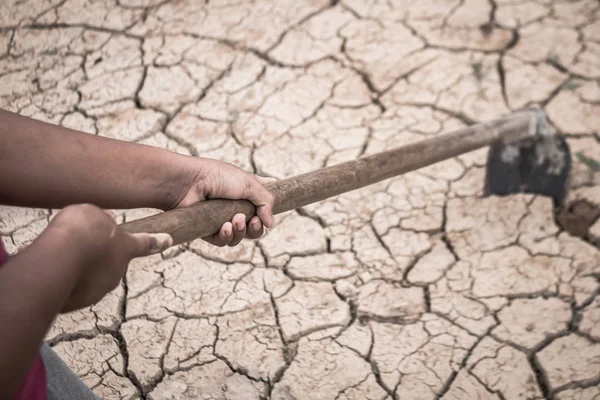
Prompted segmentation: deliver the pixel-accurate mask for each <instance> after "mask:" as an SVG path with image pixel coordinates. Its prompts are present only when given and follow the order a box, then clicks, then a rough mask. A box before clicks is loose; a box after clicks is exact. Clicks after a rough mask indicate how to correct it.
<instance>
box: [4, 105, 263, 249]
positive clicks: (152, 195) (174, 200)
mask: <svg viewBox="0 0 600 400" xmlns="http://www.w3.org/2000/svg"><path fill="white" fill-rule="evenodd" d="M0 171H3V173H2V174H0V188H1V190H0V204H5V205H16V206H21V207H38V208H62V207H64V206H66V205H69V204H81V203H92V204H95V205H97V206H99V207H102V208H108V209H111V208H114V209H123V208H141V207H150V208H158V209H162V210H168V209H171V208H176V207H184V206H189V205H191V204H193V203H195V202H199V201H203V200H206V199H210V198H225V199H248V200H250V201H251V202H253V203H254V204H255V205H256V206H257V210H258V215H257V216H255V217H253V218H252V219H251V220H250V222H249V224H248V225H246V223H245V221H246V218H245V216H244V215H242V214H238V215H236V216H234V218H233V219H232V221H231V222H227V223H225V224H223V226H222V227H221V230H220V231H219V232H217V233H215V234H214V235H211V236H210V237H206V238H204V239H205V240H207V241H208V242H210V243H212V244H214V245H217V246H225V245H229V246H235V245H237V244H238V243H239V242H240V241H241V240H242V239H243V238H244V237H247V238H251V239H255V238H258V237H260V236H261V235H262V233H263V225H265V226H266V227H271V226H272V224H273V216H272V212H273V202H274V199H273V196H272V195H271V193H270V192H269V191H268V190H266V189H265V188H264V187H263V186H262V184H263V183H265V180H264V178H260V177H257V176H255V175H252V174H250V173H248V172H245V171H242V170H241V169H239V168H237V167H235V166H233V165H231V164H228V163H225V162H221V161H217V160H211V159H207V158H198V157H189V156H183V155H180V154H176V153H173V152H170V151H167V150H164V149H160V148H156V147H152V146H145V145H141V144H137V143H129V142H124V141H120V140H115V139H109V138H104V137H100V136H94V135H89V134H84V133H81V132H78V131H74V130H72V129H67V128H64V127H61V126H56V125H52V124H48V123H45V122H41V121H37V120H34V119H31V118H27V117H23V116H21V115H18V114H14V113H11V112H8V111H3V110H0ZM8 171H10V172H8Z"/></svg>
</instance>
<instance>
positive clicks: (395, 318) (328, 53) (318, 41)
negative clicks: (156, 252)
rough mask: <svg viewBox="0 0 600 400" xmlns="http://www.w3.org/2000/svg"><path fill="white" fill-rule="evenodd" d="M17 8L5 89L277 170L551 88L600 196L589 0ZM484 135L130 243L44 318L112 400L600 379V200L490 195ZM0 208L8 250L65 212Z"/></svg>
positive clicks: (500, 110)
mask: <svg viewBox="0 0 600 400" xmlns="http://www.w3.org/2000/svg"><path fill="white" fill-rule="evenodd" d="M0 27H1V28H0V107H2V108H6V109H9V110H12V111H15V112H19V113H21V114H23V115H27V116H31V117H33V118H37V119H41V120H45V121H49V122H52V123H56V124H62V125H64V126H67V127H71V128H75V129H79V130H82V131H85V132H88V133H90V134H96V135H102V136H107V137H113V138H119V139H123V140H128V141H135V142H139V143H145V144H148V145H153V146H161V147H165V148H168V149H171V150H173V151H177V152H181V153H185V154H192V155H197V156H206V157H213V158H219V159H223V160H226V161H229V162H231V163H234V164H236V165H238V166H240V167H242V168H244V169H246V170H250V171H254V172H255V173H259V174H263V175H269V176H275V177H278V178H282V177H286V176H291V175H295V174H299V173H302V172H307V171H310V170H314V169H317V168H321V167H323V166H327V165H332V164H336V163H339V162H342V161H345V160H350V159H354V158H356V157H359V156H362V155H366V154H373V153H376V152H379V151H382V150H384V149H388V148H392V147H395V146H398V145H401V144H406V143H410V142H414V141H418V140H421V139H423V138H428V137H434V136H436V135H440V134H442V133H444V132H448V131H451V130H453V129H456V128H459V127H462V126H465V125H468V124H471V123H474V122H480V121H487V120H490V119H493V118H495V117H498V116H500V115H504V114H507V113H509V112H511V111H512V110H517V109H520V108H523V107H526V106H528V105H532V104H536V105H540V106H541V107H543V108H544V109H545V110H546V112H547V113H548V115H549V118H550V121H551V123H552V124H554V126H555V127H556V128H557V129H558V130H560V131H561V132H562V133H563V134H565V135H566V136H567V138H568V142H569V145H570V146H571V150H572V152H573V154H574V169H573V182H572V184H573V190H572V191H571V194H570V201H586V202H587V203H586V204H587V205H588V206H589V207H592V208H593V207H600V164H598V161H600V137H599V136H598V130H599V128H600V3H599V2H598V1H596V0H574V1H572V0H563V1H560V0H559V1H551V0H529V1H519V0H423V1H409V0H404V1H400V0H398V1H383V0H380V1H371V2H368V1H366V0H344V1H339V2H338V1H333V2H330V1H320V0H311V1H295V0H284V1H266V0H256V1H252V2H244V1H224V0H222V1H210V2H209V1H206V2H202V1H195V0H187V1H185V0H102V1H100V0H96V1H84V0H37V1H34V0H31V1H27V0H19V1H17V0H4V1H3V2H2V5H0ZM485 155H486V153H485V151H484V150H482V151H478V152H474V153H470V154H467V155H464V156H461V157H458V158H455V159H452V160H448V161H445V162H442V163H439V164H437V165H434V166H431V167H428V168H425V169H422V170H420V171H417V172H413V173H410V174H406V175H404V176H400V177H397V178H394V179H391V180H388V181H386V182H383V183H381V184H377V185H373V186H371V187H368V188H365V189H363V190H359V191H356V192H352V193H349V194H346V195H343V196H340V197H338V198H335V199H332V200H328V201H324V202H322V203H319V204H316V205H313V206H310V207H306V208H305V209H301V210H297V211H294V212H289V213H287V214H284V215H281V216H279V218H277V221H278V223H277V226H276V228H275V229H274V230H272V231H271V232H270V233H269V234H268V235H267V236H266V237H264V238H262V239H261V240H259V241H258V242H251V241H247V242H243V243H242V244H241V245H240V246H238V247H236V248H233V249H229V248H225V249H217V248H213V247H210V246H209V245H207V244H205V243H204V242H201V241H196V242H193V243H191V244H188V245H185V246H180V247H178V248H174V249H171V250H169V251H167V252H165V253H164V254H162V255H160V256H153V257H150V258H147V259H140V260H136V261H135V262H133V263H132V264H131V266H130V268H129V271H128V273H127V275H126V277H125V279H124V280H123V283H122V284H121V285H120V287H119V288H118V289H117V290H115V291H114V292H113V293H110V294H109V295H107V296H106V297H105V298H104V299H103V300H102V301H101V302H100V303H98V304H97V305H95V306H93V307H91V308H90V309H87V310H82V311H77V312H74V313H71V314H68V315H62V316H60V317H59V318H58V319H57V321H56V323H55V325H54V327H53V328H52V329H51V331H50V332H49V334H48V339H49V341H50V343H51V344H52V345H53V346H54V348H55V349H56V350H57V351H58V353H60V355H61V356H62V357H64V359H65V360H66V362H67V363H68V364H69V365H70V366H71V367H72V368H73V369H74V370H75V372H76V373H77V374H79V375H80V376H81V377H82V378H83V380H84V381H85V382H86V383H87V384H88V385H90V386H91V387H93V389H94V391H95V392H96V393H98V394H99V395H100V396H102V397H103V398H107V399H154V400H157V399H229V400H234V399H235V400H242V399H244V400H246V399H248V400H252V399H273V400H275V399H281V400H283V399H308V398H312V399H332V400H333V399H339V400H350V399H369V400H375V399H380V400H383V399H386V400H390V399H439V398H443V399H448V400H449V399H486V400H487V399H490V400H491V399H560V400H567V399H598V398H600V261H599V260H600V251H599V250H598V240H599V239H600V221H598V220H596V221H595V223H594V221H593V220H591V221H588V222H589V224H587V225H590V226H589V229H588V226H587V225H585V226H584V229H583V232H584V233H583V234H582V235H581V236H582V237H581V238H580V237H577V236H574V235H572V234H570V233H569V232H568V231H567V230H565V229H562V228H561V227H560V224H556V223H555V219H554V215H553V210H552V204H551V202H550V200H549V199H547V198H542V197H534V196H529V195H518V196H511V197H505V198H483V196H482V183H483V177H484V164H485ZM1 211H2V214H1V216H2V221H1V222H0V233H1V234H2V235H4V236H6V237H7V245H8V246H9V248H11V249H12V250H13V251H14V250H15V249H16V248H17V246H19V245H22V244H25V243H27V242H28V241H31V240H32V239H33V238H34V236H35V235H36V234H37V233H39V232H40V231H41V230H42V229H43V228H44V227H45V226H46V225H47V224H48V220H49V219H50V218H52V216H53V215H54V214H55V210H25V209H13V208H11V209H9V208H3V209H2V210H1ZM153 212H155V211H154V210H127V211H125V212H122V213H121V214H120V215H121V217H120V218H121V220H122V221H125V220H131V219H135V218H139V217H141V216H144V215H148V214H150V213H153Z"/></svg>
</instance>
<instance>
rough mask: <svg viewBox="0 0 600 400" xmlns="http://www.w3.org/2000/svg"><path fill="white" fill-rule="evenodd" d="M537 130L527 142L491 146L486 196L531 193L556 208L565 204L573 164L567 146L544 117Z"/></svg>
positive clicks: (525, 140) (524, 140) (485, 188)
mask: <svg viewBox="0 0 600 400" xmlns="http://www.w3.org/2000/svg"><path fill="white" fill-rule="evenodd" d="M536 129H537V130H538V132H537V133H536V134H535V135H533V136H532V137H528V138H527V139H523V140H520V141H516V142H512V143H502V142H497V143H494V144H493V145H491V146H490V149H489V152H488V159H487V165H486V172H485V187H484V192H485V195H500V196H503V195H509V194H513V193H534V194H539V195H542V196H548V197H551V198H552V200H553V202H554V206H555V207H557V208H558V207H561V206H562V205H563V204H564V201H565V199H566V197H567V193H568V191H569V183H570V179H569V178H570V173H571V164H572V158H571V152H570V149H569V145H568V144H567V142H566V140H565V138H564V137H563V136H562V135H559V134H557V133H556V131H555V130H554V129H553V128H552V127H551V126H550V125H549V123H548V121H547V120H546V119H545V117H544V118H543V119H541V120H540V121H538V124H537V127H536Z"/></svg>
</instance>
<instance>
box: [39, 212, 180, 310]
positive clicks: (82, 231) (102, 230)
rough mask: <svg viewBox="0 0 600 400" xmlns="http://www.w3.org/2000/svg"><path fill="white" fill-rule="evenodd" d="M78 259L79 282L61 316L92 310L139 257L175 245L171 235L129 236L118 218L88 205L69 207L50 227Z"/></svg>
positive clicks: (143, 234)
mask: <svg viewBox="0 0 600 400" xmlns="http://www.w3.org/2000/svg"><path fill="white" fill-rule="evenodd" d="M46 231H48V233H50V234H53V235H57V236H59V237H60V238H61V239H62V240H63V243H65V247H66V248H67V249H69V251H73V254H74V257H75V258H76V261H75V263H74V264H75V265H77V266H78V267H77V271H76V273H77V274H78V278H77V280H76V284H75V285H74V288H73V290H72V292H71V294H70V295H69V297H68V300H67V301H66V303H65V304H64V307H63V309H62V310H61V312H69V311H73V310H77V309H80V308H83V307H87V306H90V305H92V304H95V303H97V302H98V301H100V300H101V299H102V298H103V297H104V295H106V294H107V293H108V292H110V291H111V290H113V289H115V288H116V287H117V285H118V284H119V282H120V280H121V278H122V277H123V275H124V274H125V271H126V270H127V266H128V265H129V262H130V261H131V260H132V259H133V258H136V257H143V256H147V255H150V254H155V253H159V252H161V251H163V250H165V249H167V248H168V247H170V246H171V245H172V243H173V240H172V238H171V236H169V235H167V234H146V233H141V234H129V233H126V232H125V231H123V230H122V229H121V228H120V227H119V225H117V224H116V223H115V220H114V215H111V213H109V212H106V211H103V210H102V209H100V208H98V207H96V206H93V205H88V204H82V205H75V206H69V207H66V208H65V209H64V210H62V211H61V212H60V213H59V214H58V215H57V216H56V217H55V218H54V219H53V220H52V222H51V223H50V225H49V226H48V228H47V229H46Z"/></svg>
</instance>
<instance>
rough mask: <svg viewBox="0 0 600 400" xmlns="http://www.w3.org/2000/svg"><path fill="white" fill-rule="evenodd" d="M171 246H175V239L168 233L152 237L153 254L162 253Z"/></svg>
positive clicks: (155, 234)
mask: <svg viewBox="0 0 600 400" xmlns="http://www.w3.org/2000/svg"><path fill="white" fill-rule="evenodd" d="M171 246H173V238H172V237H171V235H169V234H168V233H154V234H151V235H150V248H151V254H156V253H161V252H163V251H165V250H166V249H168V248H169V247H171Z"/></svg>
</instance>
